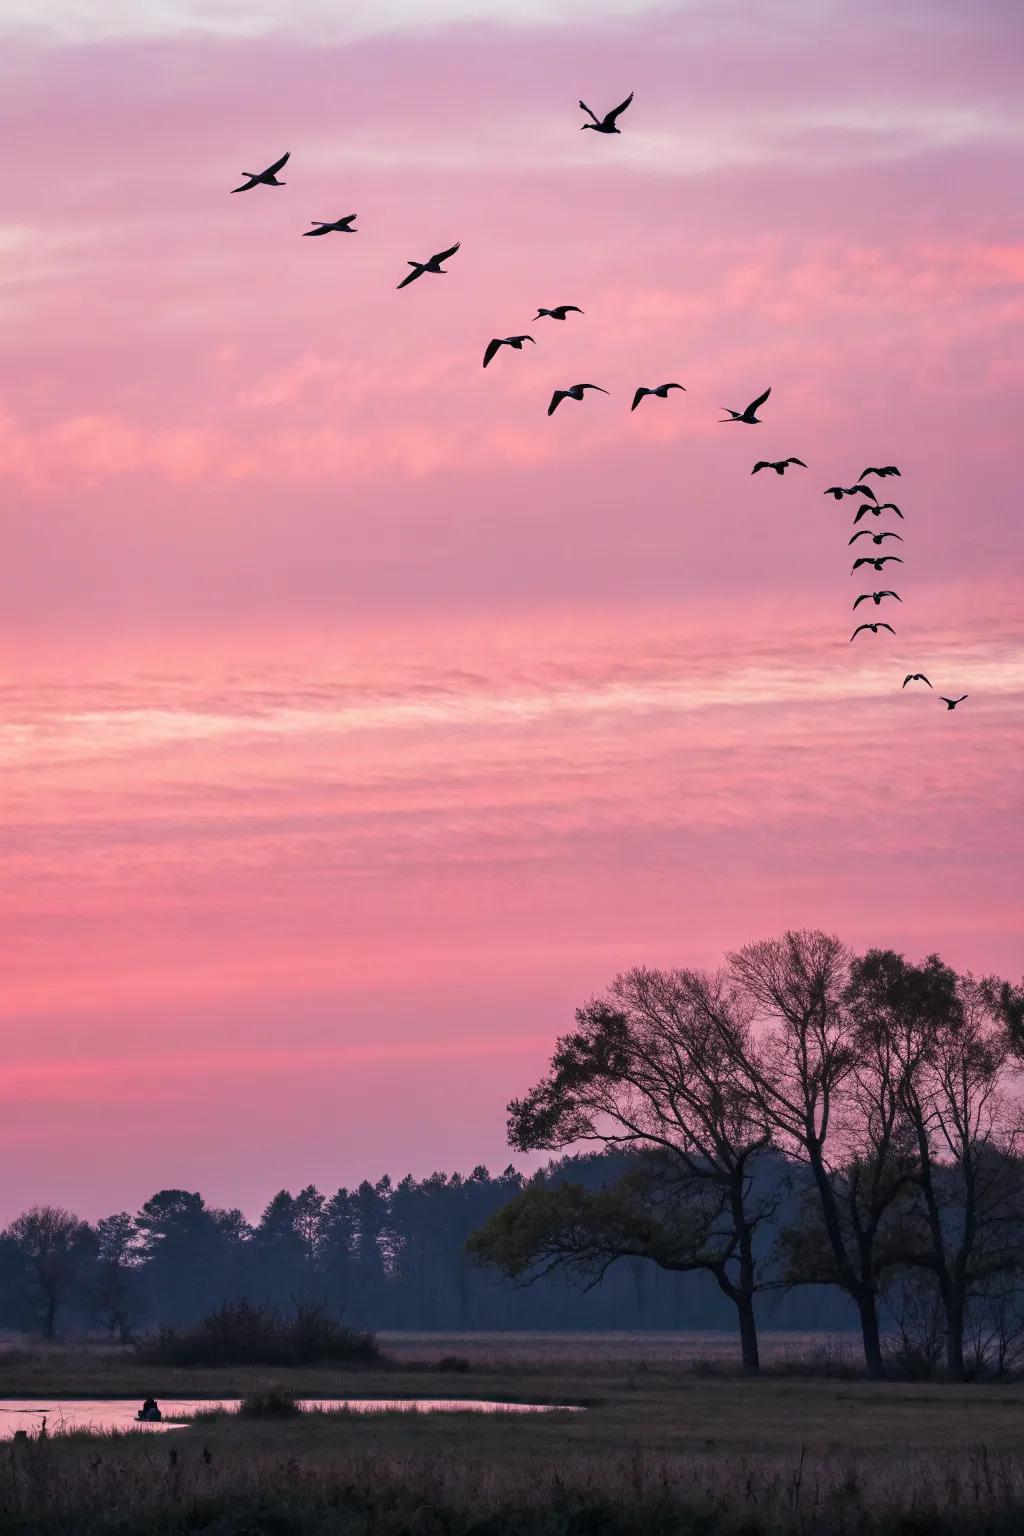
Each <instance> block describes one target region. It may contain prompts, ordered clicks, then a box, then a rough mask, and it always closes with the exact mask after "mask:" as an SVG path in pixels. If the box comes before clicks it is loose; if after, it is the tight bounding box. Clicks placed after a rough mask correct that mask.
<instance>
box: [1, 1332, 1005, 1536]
mask: <svg viewBox="0 0 1024 1536" xmlns="http://www.w3.org/2000/svg"><path fill="white" fill-rule="evenodd" d="M382 1342H383V1343H384V1345H385V1349H386V1351H387V1352H388V1354H389V1363H388V1365H387V1366H386V1367H384V1368H383V1369H380V1368H365V1367H364V1368H358V1369H353V1368H349V1369H338V1368H336V1367H335V1368H324V1367H307V1368H304V1369H301V1370H294V1369H293V1370H282V1369H274V1370H268V1369H256V1368H252V1367H247V1368H244V1369H238V1370H232V1369H224V1370H217V1371H210V1370H188V1371H183V1370H178V1369H168V1368H159V1369H156V1370H155V1369H154V1368H153V1367H152V1366H150V1367H144V1366H141V1365H140V1364H139V1363H138V1362H137V1361H135V1360H134V1359H133V1357H132V1356H131V1354H130V1353H125V1352H122V1351H117V1350H112V1349H105V1348H96V1347H80V1348H77V1349H76V1348H65V1349H62V1348H51V1349H44V1350H40V1349H32V1348H29V1347H22V1348H20V1349H17V1350H14V1351H9V1352H8V1353H7V1354H6V1355H5V1354H4V1352H3V1351H2V1350H0V1395H6V1396H12V1397H13V1396H16V1395H17V1396H37V1397H38V1398H39V1401H40V1405H41V1407H43V1406H45V1400H46V1399H47V1398H49V1397H56V1396H57V1395H59V1394H63V1395H66V1396H68V1397H71V1396H79V1397H82V1396H113V1395H120V1394H124V1395H126V1396H137V1397H139V1398H140V1400H141V1397H142V1396H143V1395H144V1394H145V1393H148V1392H153V1393H154V1394H155V1395H156V1396H157V1397H161V1396H163V1397H170V1396H183V1397H184V1396H194V1397H203V1396H210V1397H217V1396H234V1395H245V1394H251V1393H256V1392H266V1391H268V1390H269V1389H271V1388H274V1387H278V1388H283V1389H285V1390H290V1391H294V1392H295V1393H297V1394H299V1395H301V1396H303V1397H318V1396H332V1397H336V1396H351V1397H377V1396H381V1395H387V1396H388V1397H446V1398H450V1397H459V1398H467V1397H472V1398H478V1397H479V1398H495V1399H501V1400H506V1401H519V1402H525V1401H531V1402H538V1403H556V1404H577V1405H583V1406H585V1408H586V1412H585V1413H579V1414H568V1413H566V1414H559V1413H553V1414H548V1415H539V1416H535V1417H531V1416H482V1415H469V1414H454V1415H427V1414H408V1413H402V1414H398V1413H382V1414H373V1415H362V1414H359V1415H356V1414H345V1413H341V1414H312V1415H304V1416H302V1417H299V1418H295V1417H274V1416H268V1417H266V1418H262V1419H260V1418H257V1419H251V1418H248V1419H241V1418H236V1417H235V1416H233V1415H221V1416H211V1417H204V1418H202V1419H201V1420H200V1421H199V1422H197V1423H195V1424H194V1425H192V1426H191V1427H190V1428H188V1429H185V1430H181V1431H174V1432H172V1433H169V1434H164V1435H159V1434H155V1435H128V1436H124V1435H120V1436H116V1435H84V1434H72V1435H66V1436H63V1435H60V1434H57V1435H49V1436H48V1437H47V1438H46V1439H45V1440H42V1441H40V1440H38V1439H31V1440H29V1441H28V1442H27V1443H26V1442H19V1443H17V1444H15V1443H13V1442H8V1443H5V1444H4V1445H3V1446H2V1448H0V1529H2V1530H3V1531H4V1532H5V1536H6V1533H12V1536H29V1533H32V1536H56V1533H58V1532H60V1533H62V1536H63V1533H66V1532H68V1531H74V1532H75V1533H76V1536H78V1533H81V1536H115V1533H125V1536H127V1533H129V1532H135V1531H143V1530H145V1531H159V1532H161V1533H166V1536H177V1533H179V1532H182V1533H184V1532H192V1533H194V1532H209V1533H211V1536H213V1533H217V1536H241V1533H243V1532H248V1533H254V1532H263V1531H268V1532H269V1531H273V1532H278V1533H282V1536H290V1533H292V1532H294V1533H296V1536H298V1533H312V1536H319V1533H321V1532H323V1533H326V1532H328V1531H329V1532H331V1533H332V1536H363V1533H367V1536H369V1533H371V1532H372V1533H374V1536H398V1533H406V1532H409V1533H422V1536H433V1533H439V1536H440V1533H450V1536H463V1533H466V1536H469V1533H473V1536H492V1533H493V1536H497V1533H499V1532H515V1533H523V1536H534V1533H537V1536H556V1533H557V1536H577V1533H579V1536H583V1533H595V1536H596V1533H598V1532H601V1533H605V1532H607V1533H609V1536H615V1533H618V1532H621V1533H624V1536H625V1533H628V1536H633V1533H639V1532H664V1533H666V1536H668V1533H670V1532H672V1533H680V1536H683V1533H693V1536H696V1533H698V1532H700V1533H705V1536H710V1533H712V1532H717V1531H721V1532H736V1533H739V1532H743V1533H745V1536H762V1533H763V1536H776V1533H778V1536H789V1533H793V1536H797V1533H801V1536H818V1533H821V1536H824V1533H826V1532H827V1533H830V1536H831V1533H834V1532H848V1533H850V1536H859V1533H879V1536H882V1533H890V1532H892V1533H897V1532H898V1533H910V1532H922V1533H923V1532H925V1531H937V1532H949V1533H953V1532H971V1533H973V1532H979V1533H981V1532H990V1533H996V1532H1003V1531H1006V1532H1009V1531H1011V1530H1014V1531H1016V1530H1019V1529H1020V1527H1021V1524H1022V1523H1024V1466H1022V1462H1021V1457H1020V1442H1021V1432H1022V1430H1024V1386H1022V1385H1019V1384H1014V1383H1008V1384H1005V1385H1001V1384H992V1383H986V1384H981V1383H979V1384H970V1385H949V1384H943V1383H921V1384H918V1383H908V1382H895V1381H893V1382H884V1383H877V1382H874V1383H868V1382H866V1381H864V1380H863V1379H861V1378H860V1377H859V1376H858V1375H857V1374H856V1373H855V1369H854V1367H853V1365H852V1363H851V1362H850V1361H849V1360H848V1359H844V1358H843V1356H842V1353H841V1351H838V1350H835V1349H833V1348H832V1346H831V1345H829V1347H828V1348H827V1349H823V1348H822V1347H821V1345H820V1344H818V1345H815V1346H814V1350H813V1352H812V1353H810V1354H809V1353H808V1351H807V1349H806V1348H805V1349H804V1351H803V1352H802V1353H794V1351H793V1350H792V1349H791V1350H790V1352H789V1354H788V1355H787V1354H785V1353H784V1351H783V1347H782V1344H777V1343H776V1342H775V1341H772V1345H771V1347H770V1348H769V1350H768V1354H769V1356H771V1355H772V1354H774V1355H775V1356H776V1358H775V1360H774V1362H773V1363H772V1364H770V1366H769V1369H768V1370H767V1371H766V1373H765V1374H764V1376H763V1377H762V1378H761V1379H760V1380H754V1381H751V1380H747V1379H744V1378H743V1377H742V1376H740V1375H739V1374H737V1373H736V1371H735V1370H734V1368H732V1366H731V1365H730V1364H729V1363H728V1362H727V1361H726V1360H725V1359H724V1358H722V1357H721V1356H719V1358H717V1359H716V1358H715V1351H714V1350H711V1351H708V1350H707V1349H706V1348H705V1347H704V1346H706V1345H707V1344H708V1343H709V1342H712V1343H713V1342H714V1341H713V1340H712V1341H708V1340H706V1339H704V1338H702V1337H701V1336H696V1337H695V1336H686V1335H671V1336H661V1337H656V1338H653V1339H652V1338H650V1337H644V1336H641V1335H614V1336H613V1337H612V1338H611V1339H610V1340H608V1342H607V1348H605V1347H604V1340H603V1338H602V1336H599V1335H592V1336H579V1335H575V1336H573V1335H558V1336H556V1337H555V1338H554V1339H553V1340H552V1341H551V1349H550V1351H549V1352H548V1354H547V1356H545V1351H544V1340H543V1338H542V1337H540V1336H536V1335H533V1336H530V1335H527V1336H523V1335H489V1336H482V1335H468V1336H453V1335H443V1336H440V1335H406V1336H402V1337H401V1338H398V1337H396V1336H388V1337H387V1338H385V1339H383V1340H382ZM790 1343H792V1341H790ZM631 1348H632V1351H633V1353H632V1356H631V1354H630V1350H631ZM574 1351H575V1353H574ZM443 1357H448V1359H449V1364H448V1367H447V1368H446V1369H440V1368H439V1363H438V1362H439V1360H440V1359H441V1358H443ZM452 1357H454V1360H455V1362H458V1363H459V1364H460V1365H461V1367H462V1368H460V1369H455V1370H453V1369H452V1368H451V1366H452Z"/></svg>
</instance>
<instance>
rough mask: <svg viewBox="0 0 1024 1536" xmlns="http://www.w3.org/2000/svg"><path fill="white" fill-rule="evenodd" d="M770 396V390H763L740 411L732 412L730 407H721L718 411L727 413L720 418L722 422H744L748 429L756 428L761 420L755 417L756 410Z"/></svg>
mask: <svg viewBox="0 0 1024 1536" xmlns="http://www.w3.org/2000/svg"><path fill="white" fill-rule="evenodd" d="M770 394H771V388H770V387H769V388H768V389H766V390H765V392H764V394H763V395H758V397H757V399H756V400H751V402H750V404H749V405H748V406H746V407H745V408H744V409H743V410H742V411H734V410H733V409H732V406H730V405H723V406H721V407H720V409H721V410H723V411H726V412H727V413H728V414H727V415H725V416H723V417H722V421H723V422H730V421H744V422H746V424H747V425H748V426H750V427H754V426H757V424H758V422H759V421H760V419H761V418H760V417H759V416H758V415H757V409H758V407H759V406H761V405H764V403H765V401H766V400H767V399H768V396H769V395H770Z"/></svg>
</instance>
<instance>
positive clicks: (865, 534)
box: [846, 528, 903, 549]
mask: <svg viewBox="0 0 1024 1536" xmlns="http://www.w3.org/2000/svg"><path fill="white" fill-rule="evenodd" d="M858 539H870V540H871V542H872V544H881V542H882V540H883V539H899V541H900V543H901V544H902V543H903V535H902V533H893V532H892V530H891V529H889V528H886V529H884V530H883V531H882V532H881V533H872V532H871V529H870V528H859V529H858V530H857V532H856V533H855V534H854V535H853V538H852V539H847V541H846V547H847V549H849V547H850V545H851V544H856V542H857V540H858Z"/></svg>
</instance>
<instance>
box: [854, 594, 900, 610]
mask: <svg viewBox="0 0 1024 1536" xmlns="http://www.w3.org/2000/svg"><path fill="white" fill-rule="evenodd" d="M883 597H894V598H895V599H896V601H897V602H898V603H902V601H903V599H902V597H900V595H899V593H898V592H893V591H892V590H891V589H887V590H886V591H885V592H862V593H861V595H860V597H857V598H855V599H854V603H853V607H854V611H856V609H857V608H858V607H859V606H860V604H861V603H866V602H867V601H868V599H869V598H870V600H871V602H873V603H874V605H875V607H876V608H877V607H878V606H879V604H880V603H881V601H882V598H883Z"/></svg>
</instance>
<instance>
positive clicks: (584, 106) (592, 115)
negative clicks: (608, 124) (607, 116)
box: [580, 101, 601, 123]
mask: <svg viewBox="0 0 1024 1536" xmlns="http://www.w3.org/2000/svg"><path fill="white" fill-rule="evenodd" d="M580 106H581V107H582V108H583V110H584V112H587V113H589V115H590V116H591V117H592V118H593V119H594V122H595V123H599V122H600V121H601V119H600V118H599V117H598V115H597V113H596V112H591V110H590V108H589V107H588V106H587V104H586V102H585V101H581V102H580Z"/></svg>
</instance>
